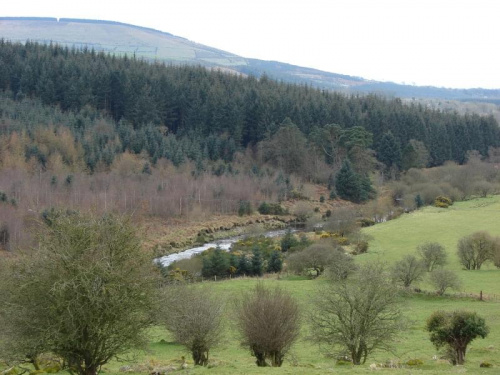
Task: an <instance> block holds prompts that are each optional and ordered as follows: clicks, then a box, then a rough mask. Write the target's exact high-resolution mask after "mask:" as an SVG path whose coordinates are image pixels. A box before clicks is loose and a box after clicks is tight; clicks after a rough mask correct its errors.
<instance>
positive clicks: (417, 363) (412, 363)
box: [406, 358, 424, 367]
mask: <svg viewBox="0 0 500 375" xmlns="http://www.w3.org/2000/svg"><path fill="white" fill-rule="evenodd" d="M406 364H407V365H408V366H410V367H414V366H422V365H423V364H424V361H422V360H421V359H418V358H415V359H410V360H408V361H407V362H406Z"/></svg>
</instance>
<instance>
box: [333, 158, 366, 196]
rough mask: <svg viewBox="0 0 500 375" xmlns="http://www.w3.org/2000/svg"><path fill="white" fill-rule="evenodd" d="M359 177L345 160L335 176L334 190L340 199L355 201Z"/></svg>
mask: <svg viewBox="0 0 500 375" xmlns="http://www.w3.org/2000/svg"><path fill="white" fill-rule="evenodd" d="M359 185H360V183H359V177H358V175H357V174H356V172H354V171H353V170H352V168H351V163H350V162H349V160H347V159H346V160H345V161H344V163H343V164H342V168H340V171H339V172H338V173H337V175H336V176H335V188H336V190H337V194H338V196H339V197H340V198H342V199H347V200H354V201H355V200H356V198H357V197H358V196H359Z"/></svg>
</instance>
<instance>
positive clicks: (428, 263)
mask: <svg viewBox="0 0 500 375" xmlns="http://www.w3.org/2000/svg"><path fill="white" fill-rule="evenodd" d="M417 251H418V253H419V254H420V256H421V257H422V260H423V262H424V264H425V267H426V269H427V271H429V272H431V271H432V270H433V269H434V267H437V266H441V267H442V266H444V265H445V264H446V259H447V257H448V254H446V251H445V250H444V247H443V246H442V245H441V244H439V243H438V242H426V243H424V244H422V245H419V246H418V247H417Z"/></svg>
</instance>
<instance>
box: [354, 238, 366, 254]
mask: <svg viewBox="0 0 500 375" xmlns="http://www.w3.org/2000/svg"><path fill="white" fill-rule="evenodd" d="M368 246H369V245H368V241H359V242H357V243H356V246H355V247H354V255H360V254H364V253H366V252H367V251H368Z"/></svg>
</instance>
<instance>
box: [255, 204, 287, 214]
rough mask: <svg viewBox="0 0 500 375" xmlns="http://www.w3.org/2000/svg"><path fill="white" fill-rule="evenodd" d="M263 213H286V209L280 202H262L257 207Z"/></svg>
mask: <svg viewBox="0 0 500 375" xmlns="http://www.w3.org/2000/svg"><path fill="white" fill-rule="evenodd" d="M257 211H259V213H260V214H261V215H286V213H287V212H286V210H285V209H283V207H281V206H280V205H279V204H278V203H266V202H262V203H261V204H260V206H259V208H258V209H257Z"/></svg>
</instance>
